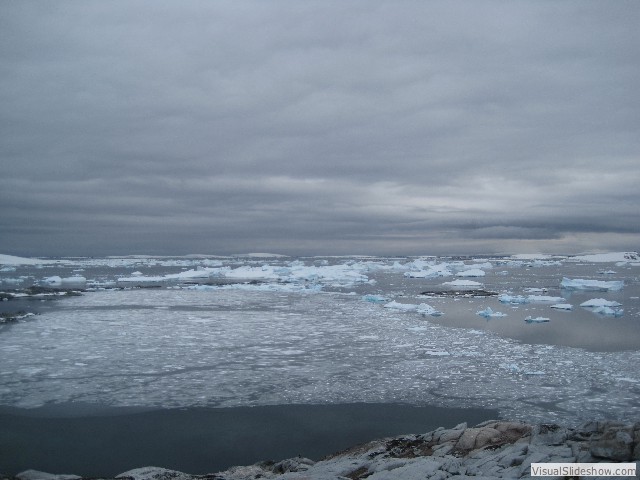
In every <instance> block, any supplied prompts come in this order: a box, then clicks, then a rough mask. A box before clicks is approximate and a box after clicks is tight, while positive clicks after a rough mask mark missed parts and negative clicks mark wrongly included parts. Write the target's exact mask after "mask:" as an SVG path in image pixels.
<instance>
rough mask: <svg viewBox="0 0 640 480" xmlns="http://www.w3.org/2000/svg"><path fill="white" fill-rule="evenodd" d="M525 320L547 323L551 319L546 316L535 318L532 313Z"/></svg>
mask: <svg viewBox="0 0 640 480" xmlns="http://www.w3.org/2000/svg"><path fill="white" fill-rule="evenodd" d="M524 321H525V322H527V323H546V322H549V321H550V319H549V318H546V317H535V318H533V317H532V316H531V315H529V316H528V317H527V318H525V319H524Z"/></svg>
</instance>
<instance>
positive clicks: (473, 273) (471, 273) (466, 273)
mask: <svg viewBox="0 0 640 480" xmlns="http://www.w3.org/2000/svg"><path fill="white" fill-rule="evenodd" d="M484 276H485V273H484V270H480V269H479V268H470V269H469V270H462V271H461V272H458V273H456V277H484Z"/></svg>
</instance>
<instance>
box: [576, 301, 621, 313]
mask: <svg viewBox="0 0 640 480" xmlns="http://www.w3.org/2000/svg"><path fill="white" fill-rule="evenodd" d="M580 306H581V307H583V308H587V309H589V310H590V311H591V312H593V313H597V314H600V315H604V316H607V317H621V316H622V315H623V314H624V309H622V308H619V307H621V306H622V304H621V303H619V302H616V301H615V300H605V299H604V298H592V299H591V300H587V301H586V302H582V303H581V304H580Z"/></svg>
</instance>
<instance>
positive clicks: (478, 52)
mask: <svg viewBox="0 0 640 480" xmlns="http://www.w3.org/2000/svg"><path fill="white" fill-rule="evenodd" d="M0 13H1V14H0V69H1V71H2V74H1V75H0V101H1V104H2V105H3V108H2V109H0V168H1V169H2V176H1V177H0V205H1V209H0V210H1V211H0V229H1V230H0V232H1V233H0V247H1V248H2V250H3V251H5V252H7V253H15V254H30V255H56V254H67V255H73V254H85V255H86V254H95V255H99V254H115V253H158V254H181V253H194V252H198V253H231V252H240V251H252V250H253V251H256V250H257V251H265V250H270V251H276V252H281V253H292V254H313V253H318V254H327V253H339V254H342V253H384V254H415V253H425V254H428V253H480V252H504V251H532V250H536V251H556V252H578V251H585V250H590V249H605V250H606V249H614V250H615V249H634V248H635V249H637V232H638V231H640V214H639V210H640V209H639V208H638V206H639V205H640V189H639V188H638V180H640V161H639V160H640V158H639V152H640V136H639V135H638V132H639V131H640V114H639V113H638V112H640V93H639V89H638V88H637V85H638V82H637V80H638V78H640V63H639V62H638V58H640V34H638V32H637V30H638V29H637V25H638V24H640V6H639V5H638V3H637V2H635V1H620V2H614V3H606V4H605V3H603V2H595V1H593V2H590V1H587V2H584V1H577V0H576V1H568V2H537V1H533V0H531V1H522V2H502V1H496V2H491V1H487V2H473V1H464V2H458V1H453V2H451V1H446V2H445V1H430V2H422V1H420V2H418V1H408V2H402V3H397V2H392V1H377V0H373V1H371V0H368V1H351V2H342V1H335V2H332V1H329V2H327V1H321V2H320V1H318V2H314V1H308V2H307V1H305V2H297V1H285V0H282V1H276V2H261V1H240V2H238V1H228V2H225V1H219V2H197V1H187V2H170V1H150V0H149V1H140V2H125V1H114V2H98V1H83V2H73V1H62V2H52V3H42V2H35V1H34V2H31V1H24V2H4V3H2V5H0Z"/></svg>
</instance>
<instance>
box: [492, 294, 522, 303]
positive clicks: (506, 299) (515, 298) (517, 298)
mask: <svg viewBox="0 0 640 480" xmlns="http://www.w3.org/2000/svg"><path fill="white" fill-rule="evenodd" d="M498 300H499V301H500V302H502V303H517V304H521V303H527V302H528V300H527V297H525V296H523V295H508V294H506V293H503V294H502V295H499V296H498Z"/></svg>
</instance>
